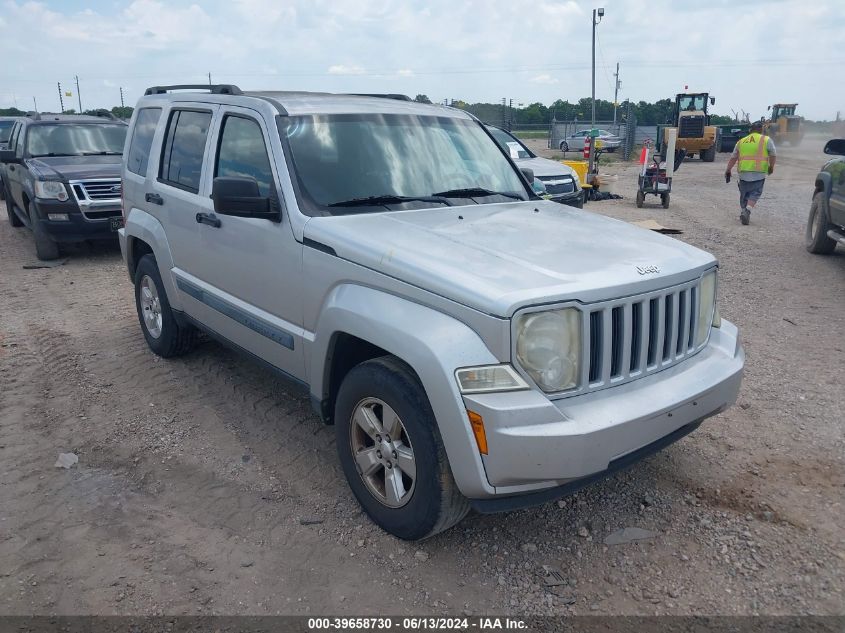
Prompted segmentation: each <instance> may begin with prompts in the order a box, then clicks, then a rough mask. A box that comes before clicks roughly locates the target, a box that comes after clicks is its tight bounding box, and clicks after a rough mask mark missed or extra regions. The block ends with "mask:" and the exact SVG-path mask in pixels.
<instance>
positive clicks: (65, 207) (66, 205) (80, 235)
mask: <svg viewBox="0 0 845 633" xmlns="http://www.w3.org/2000/svg"><path fill="white" fill-rule="evenodd" d="M33 206H34V207H35V210H36V216H37V217H36V218H35V221H36V222H38V223H39V224H40V227H41V229H42V230H43V231H44V232H45V233H47V234H48V235H49V236H50V237H51V238H52V239H53V240H55V241H56V242H84V241H85V240H114V239H116V238H117V233H116V232H115V231H113V230H112V228H111V225H110V222H109V218H108V217H104V218H101V219H96V220H92V219H88V218H86V217H85V216H84V215H83V214H82V213H81V212H80V210H79V207H78V206H77V205H76V203H75V202H73V201H71V200H66V201H64V202H60V201H58V200H41V199H38V198H36V200H35V202H34V203H33ZM115 211H116V215H119V214H120V209H119V208H117V209H115ZM51 213H52V214H56V213H66V214H67V216H68V219H67V220H50V219H49V214H51Z"/></svg>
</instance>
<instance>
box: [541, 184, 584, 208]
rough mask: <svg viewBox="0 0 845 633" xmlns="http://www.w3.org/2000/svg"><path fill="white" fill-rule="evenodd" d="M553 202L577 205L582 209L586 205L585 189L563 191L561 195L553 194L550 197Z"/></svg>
mask: <svg viewBox="0 0 845 633" xmlns="http://www.w3.org/2000/svg"><path fill="white" fill-rule="evenodd" d="M549 200H551V201H552V202H559V203H560V204H566V205H569V206H570V207H576V208H578V209H582V208H583V207H584V190H583V189H578V190H576V191H573V192H570V193H563V194H560V195H554V194H552V197H551V198H549Z"/></svg>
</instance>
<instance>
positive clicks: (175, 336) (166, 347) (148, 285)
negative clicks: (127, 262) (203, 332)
mask: <svg viewBox="0 0 845 633" xmlns="http://www.w3.org/2000/svg"><path fill="white" fill-rule="evenodd" d="M135 307H136V309H137V311H138V321H140V322H141V331H142V332H143V333H144V338H145V339H146V341H147V345H149V346H150V349H151V350H152V351H153V352H154V353H155V354H158V355H159V356H161V357H163V358H171V357H173V356H181V355H182V354H185V353H186V352H188V351H189V350H190V349H191V348H192V347H193V346H194V343H195V342H196V338H197V336H196V335H197V331H196V329H195V328H194V327H192V326H190V325H188V324H185V325H180V324H179V323H178V322H177V321H176V318H175V317H174V316H173V310H171V308H170V302H169V301H168V300H167V293H166V292H165V290H164V284H163V283H162V282H161V275H160V274H159V272H158V264H157V263H156V260H155V257H153V256H152V255H144V256H143V257H142V258H141V261H139V262H138V267H137V268H136V269H135Z"/></svg>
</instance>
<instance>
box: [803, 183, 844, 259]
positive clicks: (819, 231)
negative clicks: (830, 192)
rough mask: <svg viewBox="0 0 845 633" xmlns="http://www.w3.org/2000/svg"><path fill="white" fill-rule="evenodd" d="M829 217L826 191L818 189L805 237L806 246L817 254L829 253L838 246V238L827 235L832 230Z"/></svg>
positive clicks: (811, 206)
mask: <svg viewBox="0 0 845 633" xmlns="http://www.w3.org/2000/svg"><path fill="white" fill-rule="evenodd" d="M827 218H828V215H827V196H826V195H825V193H824V191H817V192H816V194H815V195H814V196H813V203H812V204H811V205H810V217H809V218H807V232H806V235H805V237H804V246H805V247H806V249H807V250H808V251H809V252H811V253H815V254H816V255H828V254H830V253H832V252H833V249H835V248H836V240H832V239H831V238H829V237H828V235H827V232H828V231H829V230H830V223H829V222H828V219H827Z"/></svg>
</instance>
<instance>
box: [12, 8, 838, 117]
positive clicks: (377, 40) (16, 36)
mask: <svg viewBox="0 0 845 633" xmlns="http://www.w3.org/2000/svg"><path fill="white" fill-rule="evenodd" d="M85 4H88V5H89V6H90V7H91V8H89V9H86V10H84V11H82V10H78V9H74V8H73V7H79V6H80V5H85ZM734 4H735V3H734V2H732V1H729V0H709V1H708V2H707V3H680V2H673V1H672V0H625V2H620V1H618V0H604V6H605V8H606V10H607V11H606V14H605V17H604V19H603V20H602V22H601V24H600V25H599V27H598V31H597V33H598V39H597V44H598V46H597V51H596V61H597V64H598V67H597V71H596V94H597V96H599V97H600V98H603V99H608V100H610V99H612V98H613V81H614V78H613V72H614V71H615V65H616V62H617V61H619V62H621V76H620V78H621V80H622V94H621V95H620V97H621V98H622V99H624V98H626V97H629V98H631V99H634V100H637V101H639V100H647V101H655V100H657V99H661V98H666V97H670V96H672V95H673V94H674V93H675V92H677V91H678V90H682V89H683V86H684V84H689V85H690V88H691V89H695V90H708V91H710V92H711V93H712V94H714V95H716V97H717V103H716V111H717V112H722V113H728V112H730V108H731V107H733V108H734V109H739V107H742V108H743V109H745V110H747V111H749V112H751V113H752V115H753V116H755V117H756V116H759V115H761V114H763V113H764V112H765V110H766V105H768V103H769V102H774V101H787V102H791V101H797V102H799V104H800V105H799V112H800V113H802V114H804V115H805V116H808V117H810V118H823V117H830V118H832V117H833V116H834V115H835V111H836V109H837V108H838V109H843V104H845V84H843V83H842V82H841V81H834V80H833V79H832V78H835V77H838V76H839V75H838V74H837V73H838V71H839V69H840V68H841V65H842V61H841V57H842V56H841V55H839V54H838V53H836V51H838V50H839V49H840V48H841V46H840V43H841V33H842V31H843V27H845V13H843V12H842V10H841V6H840V5H841V0H814V2H813V3H812V6H809V5H806V3H803V4H802V3H798V2H777V3H774V2H773V1H765V2H758V1H756V0H748V2H747V3H746V4H745V5H743V10H742V19H741V20H740V19H736V8H735V6H734ZM593 6H595V5H594V4H588V3H587V2H586V0H577V1H576V0H464V1H463V2H454V0H284V1H279V0H203V2H199V0H120V1H119V2H118V1H115V0H111V1H109V2H102V1H101V2H93V1H89V2H85V0H74V1H73V2H71V1H68V0H65V1H63V2H58V1H53V2H46V1H42V2H33V1H30V0H0V7H2V11H0V13H2V17H1V18H0V25H4V28H3V37H2V42H3V53H4V58H5V59H7V60H13V61H12V62H11V63H8V64H6V65H5V66H3V67H2V68H0V83H1V84H2V86H3V87H2V90H0V106H9V105H12V102H13V99H15V98H17V99H18V100H27V101H29V100H31V98H32V96H35V97H36V98H37V99H38V103H39V105H41V106H42V107H44V108H57V107H58V96H57V93H56V82H57V81H61V82H62V85H63V86H64V85H69V84H70V83H71V82H72V80H73V77H74V75H79V78H80V82H81V92H82V98H83V106H84V107H101V106H111V105H114V104H115V103H117V99H118V98H119V93H118V90H117V87H116V86H122V87H123V88H124V92H125V93H126V94H131V95H140V94H142V93H143V90H144V88H146V87H147V86H149V85H153V84H166V83H195V82H203V81H207V73H209V72H210V73H211V74H212V77H213V80H214V81H220V82H227V83H236V84H238V85H240V86H241V87H242V88H245V89H296V90H319V91H337V92H352V91H355V92H397V91H402V92H406V93H408V94H411V95H414V94H417V93H423V94H427V95H428V96H429V97H431V98H432V100H434V101H438V100H441V99H443V98H449V99H465V100H469V101H488V102H494V103H495V102H499V100H500V99H501V98H502V97H507V98H513V99H514V101H517V100H518V101H519V102H524V103H531V102H534V101H540V102H543V103H546V104H549V103H551V102H552V101H554V100H555V99H558V98H562V99H568V100H570V101H574V100H577V99H579V98H581V97H584V96H586V95H588V94H589V93H590V14H591V11H592V8H593ZM655 15H659V16H660V23H661V36H660V37H659V38H652V37H647V36H644V35H643V34H644V33H649V32H650V31H651V30H653V28H654V16H655ZM690 24H709V25H718V26H717V27H715V28H711V29H709V30H708V31H707V34H706V35H704V36H701V37H691V36H690V30H689V25H690ZM749 25H753V28H750V27H749ZM33 42H49V45H46V46H43V47H39V54H38V55H33V54H32V50H33V48H32V47H33ZM738 46H741V47H742V49H743V50H747V51H751V52H750V53H748V54H747V55H740V56H737V55H735V54H734V51H736V50H738V48H737V47H738ZM749 58H750V59H760V60H764V61H763V62H762V63H760V64H757V65H750V64H748V63H746V62H744V60H747V59H749ZM339 60H340V61H339ZM819 77H822V78H823V77H828V78H831V80H830V81H827V82H826V83H825V85H824V90H819V88H818V86H819V81H820V79H819ZM107 82H108V83H107ZM749 82H751V83H752V84H753V85H754V86H756V88H755V89H752V90H749V89H748V85H749ZM761 87H762V88H761ZM133 98H134V97H133Z"/></svg>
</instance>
